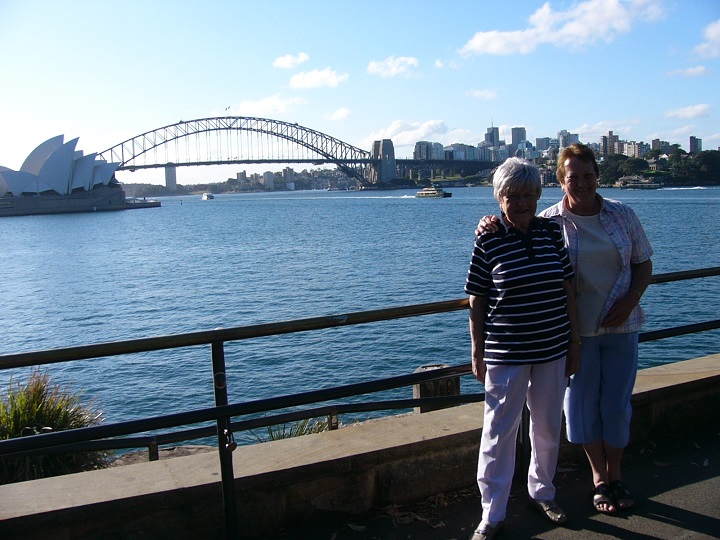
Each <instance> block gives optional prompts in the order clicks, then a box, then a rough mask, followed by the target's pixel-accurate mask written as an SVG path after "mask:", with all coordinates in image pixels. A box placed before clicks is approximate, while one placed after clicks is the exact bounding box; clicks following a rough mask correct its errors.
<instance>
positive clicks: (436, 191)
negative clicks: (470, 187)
mask: <svg viewBox="0 0 720 540" xmlns="http://www.w3.org/2000/svg"><path fill="white" fill-rule="evenodd" d="M415 196H416V197H418V198H420V199H445V198H447V197H452V193H450V192H449V191H445V190H444V189H441V188H438V187H435V186H432V187H426V188H423V189H421V190H420V191H418V192H417V193H416V194H415Z"/></svg>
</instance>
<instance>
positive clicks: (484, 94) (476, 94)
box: [467, 90, 497, 100]
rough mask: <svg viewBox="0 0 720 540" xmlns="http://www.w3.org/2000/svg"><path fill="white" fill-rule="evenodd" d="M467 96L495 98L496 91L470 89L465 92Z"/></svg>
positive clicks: (485, 98)
mask: <svg viewBox="0 0 720 540" xmlns="http://www.w3.org/2000/svg"><path fill="white" fill-rule="evenodd" d="M467 95H468V96H472V97H474V98H477V99H483V100H490V99H496V98H497V92H495V90H470V91H469V92H468V93H467Z"/></svg>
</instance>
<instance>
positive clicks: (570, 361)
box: [565, 341, 580, 377]
mask: <svg viewBox="0 0 720 540" xmlns="http://www.w3.org/2000/svg"><path fill="white" fill-rule="evenodd" d="M578 369H580V342H579V341H571V342H570V343H569V344H568V352H567V359H566V361H565V376H566V377H570V376H571V375H575V374H576V373H577V370H578Z"/></svg>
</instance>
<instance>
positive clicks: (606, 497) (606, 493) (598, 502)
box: [592, 482, 616, 514]
mask: <svg viewBox="0 0 720 540" xmlns="http://www.w3.org/2000/svg"><path fill="white" fill-rule="evenodd" d="M592 502H593V506H594V507H595V510H597V511H598V512H600V513H601V514H614V513H615V512H616V508H615V501H614V500H613V494H612V491H611V490H610V486H608V485H607V484H606V483H605V482H603V483H602V484H598V485H597V486H595V490H594V491H593V500H592ZM603 505H604V506H606V507H608V509H607V510H603V509H602V508H601V507H602V506H603ZM610 508H612V510H610Z"/></svg>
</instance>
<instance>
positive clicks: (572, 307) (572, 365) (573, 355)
mask: <svg viewBox="0 0 720 540" xmlns="http://www.w3.org/2000/svg"><path fill="white" fill-rule="evenodd" d="M563 289H564V290H565V295H566V297H567V300H566V303H565V306H566V309H567V314H568V319H569V320H570V341H569V343H568V353H567V363H566V365H565V376H566V377H569V376H570V375H573V374H575V373H576V372H577V370H578V369H580V327H579V326H578V314H577V302H576V300H575V289H574V288H573V284H572V281H571V280H569V279H566V280H565V281H563Z"/></svg>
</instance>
